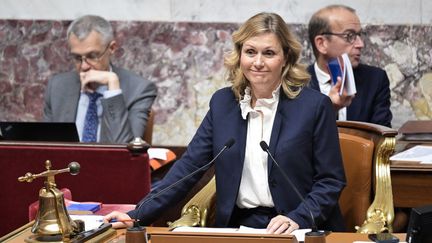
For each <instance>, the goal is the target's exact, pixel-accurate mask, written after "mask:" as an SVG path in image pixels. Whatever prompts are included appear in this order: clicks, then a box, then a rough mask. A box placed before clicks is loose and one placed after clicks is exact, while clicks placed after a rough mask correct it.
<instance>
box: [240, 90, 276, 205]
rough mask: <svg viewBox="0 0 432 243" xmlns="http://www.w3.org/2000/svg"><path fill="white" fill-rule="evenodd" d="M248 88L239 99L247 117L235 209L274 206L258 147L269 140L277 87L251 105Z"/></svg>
mask: <svg viewBox="0 0 432 243" xmlns="http://www.w3.org/2000/svg"><path fill="white" fill-rule="evenodd" d="M250 92H251V90H250V88H249V87H247V88H246V90H245V95H244V98H243V99H242V100H241V101H240V108H241V111H242V117H243V119H245V120H246V119H248V127H247V138H246V151H245V159H244V165H243V172H242V177H241V182H240V188H239V192H238V197H237V202H236V204H237V206H238V207H239V208H255V207H258V206H264V207H274V203H273V198H272V196H271V194H270V188H269V184H268V169H267V168H268V167H267V159H268V155H267V153H266V152H264V151H263V150H262V149H261V147H260V142H261V141H263V140H264V141H265V142H266V143H267V144H269V142H270V136H271V131H272V128H273V122H274V118H275V115H276V109H277V106H278V104H279V92H280V86H279V87H278V88H277V89H276V90H275V91H273V93H272V94H273V97H272V98H269V99H258V100H257V101H256V104H255V107H254V108H252V107H251V94H250Z"/></svg>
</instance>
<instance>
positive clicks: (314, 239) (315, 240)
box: [260, 141, 326, 243]
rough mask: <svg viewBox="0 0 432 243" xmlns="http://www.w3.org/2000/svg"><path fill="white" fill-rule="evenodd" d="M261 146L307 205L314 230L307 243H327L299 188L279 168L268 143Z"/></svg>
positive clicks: (308, 233)
mask: <svg viewBox="0 0 432 243" xmlns="http://www.w3.org/2000/svg"><path fill="white" fill-rule="evenodd" d="M260 146H261V149H262V150H263V151H264V152H266V153H267V154H268V155H269V156H270V158H271V160H272V161H273V163H275V165H276V167H277V168H278V169H279V172H280V173H281V174H282V176H283V177H284V179H285V180H286V181H287V182H288V184H290V186H291V188H292V189H293V190H294V192H295V193H296V194H297V196H298V197H299V198H300V200H301V201H302V202H303V204H304V205H305V207H306V209H307V211H308V212H309V215H310V218H311V220H312V230H311V231H310V232H307V233H305V243H325V242H326V240H325V236H326V234H325V232H323V231H319V230H318V229H317V226H316V223H315V218H314V216H313V214H312V211H311V210H310V209H309V207H308V206H307V205H306V202H305V199H304V197H303V195H302V194H301V193H300V192H299V191H298V190H297V187H296V186H295V185H294V183H292V181H291V179H290V178H289V177H288V175H287V174H286V173H285V171H284V170H282V168H281V167H280V166H279V163H278V162H277V161H276V160H275V158H274V157H273V155H272V154H271V153H270V150H269V146H268V145H267V143H266V142H265V141H261V142H260Z"/></svg>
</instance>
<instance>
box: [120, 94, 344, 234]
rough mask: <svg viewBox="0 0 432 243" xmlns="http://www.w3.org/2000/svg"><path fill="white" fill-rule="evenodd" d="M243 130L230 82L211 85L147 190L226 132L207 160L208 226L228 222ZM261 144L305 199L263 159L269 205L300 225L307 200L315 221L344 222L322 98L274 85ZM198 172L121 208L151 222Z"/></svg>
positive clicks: (335, 149)
mask: <svg viewBox="0 0 432 243" xmlns="http://www.w3.org/2000/svg"><path fill="white" fill-rule="evenodd" d="M246 132H247V120H244V119H243V118H242V117H241V110H240V106H239V102H238V101H237V100H236V98H235V96H234V94H233V92H232V90H231V89H230V88H223V89H221V90H219V91H217V92H216V93H215V94H214V95H213V97H212V98H211V101H210V109H209V111H208V113H207V114H206V116H205V117H204V120H203V121H202V123H201V125H200V127H199V128H198V130H197V132H196V134H195V136H194V137H193V139H192V141H191V142H190V144H189V146H188V148H187V151H186V152H185V154H184V155H183V156H182V157H181V158H180V159H179V160H178V161H177V162H176V163H175V164H174V165H173V167H172V168H171V170H170V171H169V172H168V173H167V175H166V176H165V177H164V179H163V180H162V182H161V184H160V185H159V186H158V187H157V188H156V189H155V190H154V191H152V192H151V194H150V195H152V194H154V193H156V192H157V191H158V188H159V189H160V188H165V187H166V186H168V185H170V184H172V183H174V182H176V181H178V180H179V179H181V178H183V177H184V176H186V175H188V174H190V173H191V172H192V171H194V170H196V169H197V168H199V167H200V166H203V165H204V164H206V163H207V162H208V161H210V160H211V159H212V158H213V157H214V156H215V155H216V154H217V153H218V152H219V151H220V149H221V148H222V147H223V146H224V144H225V143H226V142H227V141H228V140H229V139H230V138H234V139H235V141H236V142H235V144H234V145H233V146H232V147H231V148H230V149H228V150H226V151H225V152H224V153H222V154H221V156H220V157H219V158H218V159H217V160H216V162H215V173H216V190H217V199H216V225H215V226H217V227H227V226H229V225H228V224H229V221H230V218H231V215H232V213H233V209H234V206H235V203H236V198H237V194H238V190H239V186H240V179H241V175H242V170H243V162H244V156H245V146H246ZM269 147H270V148H269V150H270V152H271V153H272V154H273V155H274V157H275V159H276V161H278V163H279V164H280V166H281V167H282V169H283V170H284V171H285V172H286V173H287V174H288V176H289V177H290V178H291V180H292V181H293V183H294V184H295V185H296V186H297V188H298V190H299V191H300V193H301V194H302V195H303V196H304V198H305V204H306V205H305V204H304V203H302V201H301V200H300V198H299V197H298V196H297V195H296V194H295V193H294V191H293V189H292V188H290V186H289V184H288V183H287V182H286V181H285V180H284V178H283V176H282V174H281V173H280V171H279V170H278V168H277V167H276V166H275V165H274V164H273V162H272V160H270V159H269V160H268V183H269V185H270V191H271V195H272V198H273V201H274V204H275V209H276V211H277V212H278V213H279V214H283V215H286V216H288V217H290V218H291V219H292V220H294V221H295V222H297V223H298V224H299V226H300V227H301V228H310V227H311V218H310V213H309V211H308V208H309V209H310V210H311V212H312V214H313V215H314V218H315V219H316V221H317V224H318V227H319V228H320V229H328V230H334V231H341V230H344V226H343V219H342V216H341V213H340V210H339V206H338V199H339V195H340V192H341V190H342V189H343V187H344V186H345V174H344V168H343V164H342V158H341V152H340V147H339V139H338V132H337V127H336V121H335V119H334V111H333V107H332V104H331V101H330V99H329V98H328V97H327V96H325V95H323V94H321V93H319V92H317V91H315V90H312V89H310V88H307V87H306V88H304V89H303V90H302V91H301V93H300V94H299V96H298V97H297V98H295V99H289V98H287V97H286V96H285V95H284V93H283V92H282V91H281V95H280V100H279V105H278V108H277V113H276V116H275V120H274V124H273V129H272V133H271V138H270V144H269ZM202 174H203V173H201V174H200V175H197V176H194V177H193V178H191V179H190V180H187V181H186V182H184V184H182V185H180V186H178V187H177V188H175V189H173V190H170V191H168V192H167V193H166V194H164V195H163V196H160V197H158V198H155V199H154V200H151V201H149V202H148V203H146V204H145V205H143V206H142V207H141V208H140V209H139V210H137V209H135V210H133V211H130V212H128V214H129V215H130V216H131V218H139V219H140V220H141V222H142V223H143V224H151V223H152V222H153V221H154V220H155V219H157V217H158V216H159V215H160V214H161V213H162V212H163V211H164V210H165V209H166V208H167V207H169V206H170V205H173V204H174V203H176V202H178V201H180V200H181V199H182V198H183V197H184V196H185V195H186V193H187V192H188V191H189V189H190V188H192V186H193V185H194V184H195V183H196V182H197V181H198V180H199V179H200V177H201V176H202ZM144 200H145V199H144Z"/></svg>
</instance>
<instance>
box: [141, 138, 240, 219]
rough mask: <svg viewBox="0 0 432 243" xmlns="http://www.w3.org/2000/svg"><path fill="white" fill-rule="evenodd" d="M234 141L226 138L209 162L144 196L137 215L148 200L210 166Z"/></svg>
mask: <svg viewBox="0 0 432 243" xmlns="http://www.w3.org/2000/svg"><path fill="white" fill-rule="evenodd" d="M234 143H235V140H234V139H233V138H230V139H228V141H227V142H226V143H225V144H224V146H223V147H222V149H221V150H220V151H219V153H218V154H216V156H215V157H213V159H212V160H210V162H208V163H207V164H205V165H203V166H201V167H200V168H198V169H196V170H195V171H193V172H192V173H190V174H188V175H187V176H185V177H183V178H181V179H180V180H178V181H176V182H174V183H173V184H171V185H169V186H167V187H165V188H164V189H162V190H160V191H159V192H157V193H155V194H154V195H152V196H149V197H148V198H146V199H145V200H144V201H143V202H142V203H140V204H139V206H138V208H137V215H140V210H141V208H142V206H143V205H145V204H147V203H148V202H149V201H151V200H153V199H154V198H157V197H159V196H160V195H162V194H164V193H165V192H166V191H168V190H170V189H171V188H173V187H175V186H177V185H178V184H180V183H182V182H183V181H185V180H187V179H189V178H191V177H192V176H193V175H195V174H196V173H198V172H200V171H202V170H206V169H208V168H209V167H210V165H212V164H213V163H214V162H215V161H216V159H217V158H218V157H219V156H220V155H221V154H222V153H223V152H224V151H225V150H226V149H229V148H231V146H232V145H233V144H234Z"/></svg>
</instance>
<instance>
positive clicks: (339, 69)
mask: <svg viewBox="0 0 432 243" xmlns="http://www.w3.org/2000/svg"><path fill="white" fill-rule="evenodd" d="M327 67H328V69H329V73H330V78H331V80H332V83H333V85H334V84H336V82H337V77H340V78H341V79H342V80H343V78H344V77H343V76H342V75H343V62H342V63H341V62H340V60H339V58H333V59H331V60H330V61H329V62H328V63H327Z"/></svg>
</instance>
